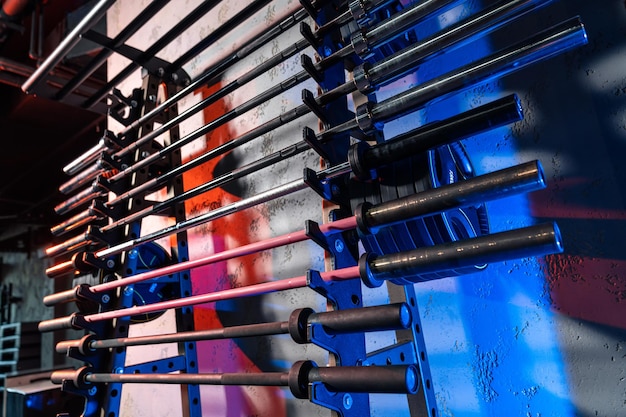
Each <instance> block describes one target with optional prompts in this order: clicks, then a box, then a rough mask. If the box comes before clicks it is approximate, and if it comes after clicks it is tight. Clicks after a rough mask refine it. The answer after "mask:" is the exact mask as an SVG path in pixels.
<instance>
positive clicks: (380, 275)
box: [39, 223, 563, 332]
mask: <svg viewBox="0 0 626 417" xmlns="http://www.w3.org/2000/svg"><path fill="white" fill-rule="evenodd" d="M562 251H563V244H562V241H561V235H560V232H559V229H558V227H557V225H556V224H555V223H546V224H540V225H534V226H527V227H524V228H520V229H517V230H511V231H505V232H498V233H493V234H490V235H486V236H480V237H475V238H470V239H464V240H459V241H454V242H449V243H445V244H439V245H434V246H429V247H423V248H418V249H415V250H411V251H406V252H400V253H396V254H390V255H377V254H373V253H365V254H363V255H362V256H361V257H360V259H359V262H358V265H357V266H352V267H347V268H342V269H337V270H332V271H325V272H320V277H321V279H322V280H324V281H326V282H334V281H342V280H348V279H356V278H361V280H362V281H363V282H364V283H365V285H367V286H369V287H372V288H374V287H378V286H380V285H381V284H382V282H383V281H384V280H389V281H391V282H392V283H395V282H394V281H395V280H399V279H401V280H399V281H398V282H401V283H402V285H404V283H405V282H406V281H407V280H409V279H410V280H411V282H413V283H418V282H422V281H426V280H432V279H435V278H432V277H433V276H434V274H429V275H428V276H422V274H425V273H432V272H437V274H436V275H437V276H438V277H439V278H440V277H442V276H443V275H444V274H449V275H450V276H455V275H458V274H457V273H455V272H454V271H452V269H456V268H459V267H463V266H472V265H484V264H487V263H489V262H496V261H497V262H499V261H504V260H510V259H518V258H520V257H529V256H543V255H548V254H553V253H560V252H562ZM406 274H411V275H413V276H414V277H413V278H407V277H406V276H405V275H406ZM308 285H309V277H308V276H307V275H303V276H298V277H293V278H288V279H284V280H278V281H271V282H265V283H261V284H254V285H249V286H245V287H238V288H232V289H228V290H223V291H217V292H213V293H208V294H200V295H193V296H189V297H185V298H180V299H176V300H168V301H160V302H156V303H153V304H147V305H141V306H133V307H129V308H125V309H120V310H112V311H105V312H101V313H95V314H89V315H84V316H83V315H80V317H81V319H82V322H84V323H94V322H99V321H104V320H112V319H116V318H120V317H127V316H135V315H139V314H146V313H155V312H161V311H165V310H168V309H171V308H183V307H189V306H193V305H197V304H204V303H212V302H217V301H224V300H230V299H233V298H238V297H249V296H257V295H262V294H267V293H271V292H277V291H285V290H291V289H296V288H304V287H306V286H308ZM74 323H76V319H75V320H74V321H71V320H69V318H62V319H53V320H48V321H42V322H40V323H39V330H40V331H42V332H43V331H52V330H62V329H67V328H72V327H67V326H71V325H73V324H74Z"/></svg>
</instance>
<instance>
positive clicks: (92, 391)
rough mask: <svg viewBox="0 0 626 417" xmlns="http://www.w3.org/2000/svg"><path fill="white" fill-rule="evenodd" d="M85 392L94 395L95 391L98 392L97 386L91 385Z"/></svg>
mask: <svg viewBox="0 0 626 417" xmlns="http://www.w3.org/2000/svg"><path fill="white" fill-rule="evenodd" d="M87 392H88V393H89V395H96V392H98V387H91V388H89V390H88V391H87Z"/></svg>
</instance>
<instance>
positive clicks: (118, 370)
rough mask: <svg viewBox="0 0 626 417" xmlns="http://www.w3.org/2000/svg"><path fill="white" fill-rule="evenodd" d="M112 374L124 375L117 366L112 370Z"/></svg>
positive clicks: (122, 369) (121, 369)
mask: <svg viewBox="0 0 626 417" xmlns="http://www.w3.org/2000/svg"><path fill="white" fill-rule="evenodd" d="M113 373H114V374H123V373H124V368H120V367H119V366H118V367H117V368H115V369H113Z"/></svg>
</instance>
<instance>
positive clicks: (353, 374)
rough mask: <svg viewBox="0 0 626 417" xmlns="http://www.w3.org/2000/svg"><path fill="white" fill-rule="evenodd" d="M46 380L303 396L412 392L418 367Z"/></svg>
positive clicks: (85, 372)
mask: <svg viewBox="0 0 626 417" xmlns="http://www.w3.org/2000/svg"><path fill="white" fill-rule="evenodd" d="M50 380H51V381H52V383H54V384H63V383H65V382H71V383H72V384H73V385H74V387H75V388H77V389H88V388H89V387H91V386H93V385H94V384H111V383H121V384H132V383H141V384H177V385H181V384H198V385H248V386H285V387H286V386H288V387H289V389H290V390H291V392H292V394H293V395H294V396H295V397H296V398H299V399H306V398H308V397H309V390H308V387H309V385H310V384H312V383H323V384H324V386H325V387H326V388H327V389H328V390H329V391H331V392H352V393H355V392H359V393H400V394H415V393H416V392H417V390H418V388H419V371H418V369H417V367H416V366H415V365H413V364H409V365H387V366H329V367H318V366H317V365H316V364H315V362H313V361H298V362H296V363H294V364H293V365H292V367H291V369H290V370H289V372H259V373H234V372H233V373H213V374H209V373H198V374H185V373H178V374H139V373H137V374H124V373H121V374H107V373H95V372H93V371H92V369H91V367H89V366H83V367H81V368H79V369H76V370H60V371H54V372H52V373H51V375H50Z"/></svg>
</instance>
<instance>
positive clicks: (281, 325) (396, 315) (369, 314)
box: [56, 303, 411, 354]
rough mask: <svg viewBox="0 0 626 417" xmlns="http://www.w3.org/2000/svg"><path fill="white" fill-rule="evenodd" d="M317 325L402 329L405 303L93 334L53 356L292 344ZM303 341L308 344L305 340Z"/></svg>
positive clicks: (60, 346)
mask: <svg viewBox="0 0 626 417" xmlns="http://www.w3.org/2000/svg"><path fill="white" fill-rule="evenodd" d="M311 324H320V325H322V326H324V328H325V329H326V330H327V331H330V332H332V333H333V334H345V333H356V332H375V331H383V330H398V329H406V328H407V327H408V326H409V325H410V324H411V313H410V310H409V308H408V306H407V305H406V303H394V304H386V305H380V306H369V307H361V308H352V309H346V310H335V311H327V312H321V313H315V312H313V310H311V309H297V310H294V311H293V312H292V313H291V316H290V319H289V320H288V321H280V322H271V323H258V324H245V325H239V326H230V327H223V328H218V329H208V330H196V331H188V332H178V333H170V334H159V335H150V336H137V337H119V338H115V339H104V340H98V339H96V338H95V337H94V335H93V334H90V335H88V337H83V338H81V339H78V340H68V341H62V342H59V343H57V344H56V351H57V353H62V354H67V352H68V350H69V349H70V348H77V349H79V350H80V351H81V352H84V354H85V353H89V352H95V351H96V350H97V349H110V348H118V347H127V346H144V345H153V344H160V343H172V342H189V341H199V340H221V339H233V338H242V337H259V336H271V335H278V334H287V333H291V334H292V337H293V338H294V340H296V342H299V343H302V340H303V339H305V340H306V339H307V338H306V335H303V334H302V332H305V333H306V328H307V327H308V326H310V325H311ZM307 342H309V341H308V340H307Z"/></svg>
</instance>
